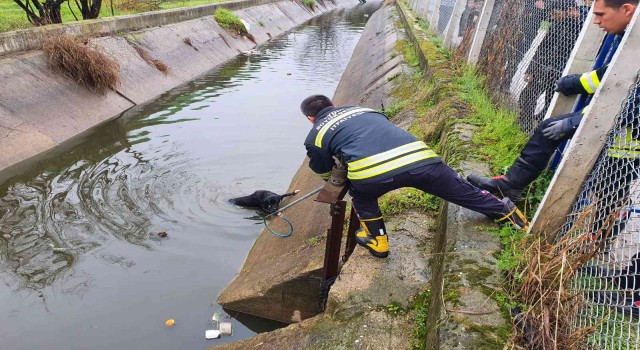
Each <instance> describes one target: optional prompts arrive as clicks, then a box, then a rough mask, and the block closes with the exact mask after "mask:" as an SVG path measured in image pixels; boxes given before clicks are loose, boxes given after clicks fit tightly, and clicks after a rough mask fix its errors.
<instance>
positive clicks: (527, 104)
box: [480, 0, 591, 134]
mask: <svg viewBox="0 0 640 350" xmlns="http://www.w3.org/2000/svg"><path fill="white" fill-rule="evenodd" d="M590 5H591V2H590V1H580V0H524V1H523V0H498V1H496V5H495V7H494V10H493V13H492V17H493V18H492V19H491V22H490V25H489V30H488V33H487V37H488V40H485V42H484V45H483V48H482V53H481V56H480V57H481V59H480V67H481V70H482V71H483V73H485V75H486V76H487V77H488V81H487V83H488V86H489V88H490V90H491V92H492V94H493V96H494V98H495V99H496V100H497V101H500V102H502V103H504V104H506V105H507V106H509V107H511V108H514V109H516V110H517V111H518V115H519V117H518V122H519V124H520V126H521V128H522V130H523V131H525V132H526V133H528V134H531V133H533V131H534V130H535V128H536V127H537V126H538V124H539V123H540V121H541V120H542V119H543V118H544V115H545V113H546V111H547V109H548V107H549V104H550V102H551V98H552V97H553V93H554V84H555V81H556V80H557V79H558V78H560V76H561V75H562V71H563V70H564V68H565V65H566V63H567V61H568V60H569V56H570V54H571V51H572V50H573V47H574V45H575V43H576V41H577V38H578V35H579V34H580V31H581V30H582V26H583V24H584V23H585V19H586V17H587V14H588V12H589V9H590Z"/></svg>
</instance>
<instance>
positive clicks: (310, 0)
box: [302, 0, 316, 10]
mask: <svg viewBox="0 0 640 350" xmlns="http://www.w3.org/2000/svg"><path fill="white" fill-rule="evenodd" d="M302 4H303V5H304V6H306V7H308V8H310V9H312V10H313V8H314V7H315V6H316V0H302Z"/></svg>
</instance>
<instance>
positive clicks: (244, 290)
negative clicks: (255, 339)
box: [218, 7, 403, 322]
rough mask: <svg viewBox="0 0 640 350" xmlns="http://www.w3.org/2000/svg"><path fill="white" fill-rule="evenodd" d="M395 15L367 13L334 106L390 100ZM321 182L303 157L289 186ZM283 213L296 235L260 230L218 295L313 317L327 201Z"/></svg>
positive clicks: (245, 306) (271, 311)
mask: <svg viewBox="0 0 640 350" xmlns="http://www.w3.org/2000/svg"><path fill="white" fill-rule="evenodd" d="M396 19H397V14H396V13H395V10H394V8H393V7H385V8H382V9H380V10H378V11H377V12H375V13H374V14H373V15H372V16H371V18H370V19H369V21H368V23H367V25H366V27H365V29H364V31H363V33H362V36H361V38H360V40H359V42H358V44H357V45H356V48H355V51H354V53H353V56H352V58H351V60H350V62H349V64H348V66H347V68H346V70H345V72H344V73H343V76H342V79H341V81H340V83H339V85H338V88H337V90H336V93H335V95H334V101H335V103H336V104H337V105H353V104H359V105H363V106H368V107H371V108H380V106H381V105H383V104H384V105H389V101H388V95H389V91H390V89H391V88H392V81H390V79H389V77H393V76H396V75H397V73H398V72H399V71H400V70H401V69H402V67H403V66H402V60H401V58H400V57H396V56H397V54H395V53H394V45H395V43H396V41H397V37H398V35H399V34H398V32H397V30H396V28H395V26H394V21H395V20H396ZM323 183H324V182H323V181H322V180H320V179H319V178H318V176H317V175H316V174H314V173H313V172H312V171H311V170H309V168H308V166H307V162H306V160H305V161H304V162H303V164H302V166H301V167H300V169H299V170H298V172H297V173H296V175H295V176H294V178H293V181H292V182H291V185H290V187H289V189H290V190H293V189H299V190H301V191H302V193H306V192H309V191H311V190H313V189H314V188H317V187H319V186H322V185H323ZM285 204H286V203H285ZM287 216H288V217H289V218H291V219H292V221H293V224H294V226H295V233H294V235H293V236H291V237H288V238H286V239H283V238H280V237H276V236H274V235H272V234H271V233H269V232H268V231H266V230H265V231H263V232H262V233H261V234H260V236H259V237H258V239H257V240H256V242H255V244H254V245H253V247H252V249H251V251H250V252H249V255H248V257H247V260H246V262H245V264H244V266H243V267H242V270H241V271H240V273H239V274H238V275H237V277H236V278H235V279H234V280H233V281H232V282H231V283H230V284H229V285H228V286H227V287H226V288H225V289H224V290H223V291H222V293H221V294H220V297H219V298H218V302H219V303H220V304H222V305H223V306H224V307H226V308H229V309H232V310H236V311H241V312H245V313H250V314H253V315H258V316H261V317H265V318H270V319H275V320H279V321H283V322H297V321H300V320H303V319H307V318H309V317H312V316H315V314H316V309H317V297H318V293H319V291H320V289H319V287H320V276H321V272H322V266H323V261H324V250H325V244H326V241H325V239H326V231H327V229H328V228H329V226H330V218H329V206H328V205H327V204H321V203H316V202H314V201H313V200H311V199H310V200H308V201H304V202H301V203H300V204H298V205H296V206H294V207H293V208H292V209H290V210H289V211H287ZM275 227H276V228H278V226H277V225H276V226H275ZM281 229H285V227H282V228H281ZM319 239H321V240H320V241H319V242H318V240H319ZM344 273H345V272H343V274H344ZM334 288H335V287H334Z"/></svg>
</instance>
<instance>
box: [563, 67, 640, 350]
mask: <svg viewBox="0 0 640 350" xmlns="http://www.w3.org/2000/svg"><path fill="white" fill-rule="evenodd" d="M638 73H640V72H638ZM639 175H640V78H639V79H638V80H637V81H636V83H635V85H634V86H632V87H631V88H630V90H629V95H628V98H627V100H626V102H625V103H624V105H623V107H622V109H621V111H620V112H619V114H618V115H617V117H616V125H615V126H614V128H613V129H612V130H611V132H610V134H609V137H608V140H607V143H606V146H605V147H604V149H603V150H602V152H601V154H600V157H599V158H598V161H597V162H596V164H595V165H594V167H593V170H592V171H591V173H590V175H589V177H588V180H587V181H586V182H585V184H584V186H583V189H582V192H581V194H580V196H579V197H578V199H577V200H576V202H575V204H574V205H573V208H572V213H571V215H570V216H568V218H567V221H566V223H565V224H564V226H563V228H562V230H561V235H564V234H571V235H587V236H586V237H589V238H590V240H589V241H588V244H591V245H594V246H595V247H596V248H597V249H598V253H597V255H596V256H595V257H594V258H593V259H592V260H591V261H590V262H589V263H588V264H586V265H585V266H583V267H582V268H581V270H580V273H579V274H578V277H577V278H576V279H575V280H574V283H573V288H574V290H575V291H576V292H578V293H580V294H583V299H584V305H583V306H582V307H581V308H580V311H579V313H578V314H577V315H576V320H575V322H573V324H574V326H575V327H576V329H575V330H578V329H587V328H590V327H595V331H594V333H592V334H591V335H590V336H589V337H588V339H587V344H588V345H590V346H592V347H593V348H594V349H640V180H639ZM576 221H580V223H579V225H578V224H577V223H576ZM575 226H579V228H577V229H576V227H575ZM583 237H584V236H583Z"/></svg>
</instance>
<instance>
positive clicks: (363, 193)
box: [349, 162, 507, 219]
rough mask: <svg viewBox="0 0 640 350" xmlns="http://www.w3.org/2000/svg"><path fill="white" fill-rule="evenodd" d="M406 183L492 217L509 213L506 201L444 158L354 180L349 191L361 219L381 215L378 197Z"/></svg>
mask: <svg viewBox="0 0 640 350" xmlns="http://www.w3.org/2000/svg"><path fill="white" fill-rule="evenodd" d="M402 187H413V188H417V189H419V190H421V191H424V192H426V193H430V194H432V195H434V196H438V197H440V198H442V199H444V200H446V201H449V202H451V203H455V204H457V205H459V206H462V207H465V208H468V209H471V210H474V211H477V212H479V213H482V214H484V215H487V216H488V217H490V218H492V219H498V218H501V217H503V216H504V214H505V210H507V209H505V204H504V203H502V202H501V201H500V200H499V199H498V198H496V197H494V196H493V195H492V194H490V193H489V192H487V191H483V190H481V189H479V188H477V187H475V186H473V185H471V184H470V183H469V182H467V180H465V179H464V178H463V177H462V176H460V175H459V174H458V173H456V172H455V171H454V170H453V169H451V168H450V167H449V166H447V165H446V164H444V163H442V162H438V163H434V164H428V165H425V166H422V167H419V168H417V169H413V170H410V171H407V172H404V173H401V174H398V175H395V176H393V177H390V178H386V179H383V180H380V181H376V182H373V183H366V184H359V183H358V182H357V181H356V182H351V185H350V188H349V194H350V195H351V198H352V201H353V207H354V208H355V210H356V212H357V213H358V216H359V217H360V218H361V219H373V218H376V217H379V216H380V215H381V213H380V206H378V197H380V196H382V195H383V194H385V193H387V192H389V191H392V190H395V189H398V188H402Z"/></svg>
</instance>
